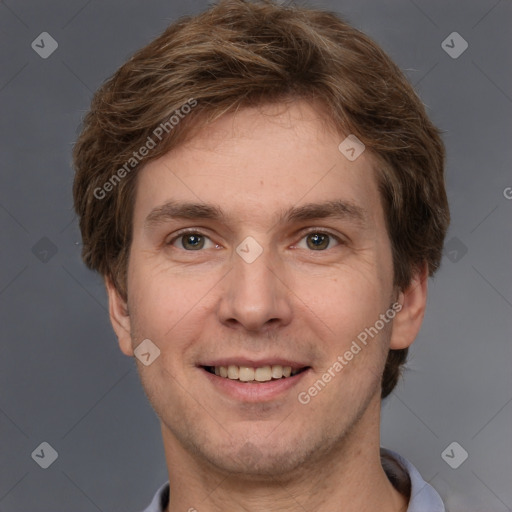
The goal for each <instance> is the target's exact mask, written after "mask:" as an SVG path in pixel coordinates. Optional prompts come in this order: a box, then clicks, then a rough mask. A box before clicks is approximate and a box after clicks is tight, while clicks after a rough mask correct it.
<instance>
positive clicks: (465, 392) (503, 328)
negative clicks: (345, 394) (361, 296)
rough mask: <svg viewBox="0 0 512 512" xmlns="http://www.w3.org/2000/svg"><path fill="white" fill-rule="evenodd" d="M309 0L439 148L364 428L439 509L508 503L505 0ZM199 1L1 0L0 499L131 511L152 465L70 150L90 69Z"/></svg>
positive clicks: (156, 461)
mask: <svg viewBox="0 0 512 512" xmlns="http://www.w3.org/2000/svg"><path fill="white" fill-rule="evenodd" d="M314 3H315V4H317V5H320V6H323V7H326V8H329V9H332V10H336V11H338V12H340V13H342V14H343V15H344V16H345V17H346V18H347V19H348V20H349V21H351V22H352V23H353V24H354V25H355V26H357V27H358V28H360V29H362V30H363V31H365V32H366V33H368V34H369V35H370V36H371V37H373V38H374V39H375V40H376V41H377V42H379V43H380V44H381V45H382V46H383V48H384V49H385V50H386V51H388V52H389V54H390V55H391V56H392V57H393V58H394V59H395V60H396V62H397V63H398V64H399V65H400V67H401V68H402V69H403V70H405V72H406V73H407V76H408V77H409V78H410V80H411V81H412V83H413V84H415V85H416V87H417V90H418V92H419V94H420V95H421V98H422V100H423V101H424V102H425V104H426V105H427V107H428V110H429V113H430V115H431V117H432V119H433V120H434V122H435V123H437V125H438V126H439V127H440V128H441V129H442V130H443V131H444V132H445V133H444V140H445V142H446V144H447V149H448V165H447V187H448V195H449V201H450V204H451V209H452V217H453V220H452V224H451V227H450V231H449V233H448V236H447V245H446V251H445V257H444V260H443V264H442V269H441V270H440V272H439V273H438V275H437V277H436V278H435V279H434V280H433V281H431V282H430V298H429V309H428V312H427V315H426V318H425V323H424V328H423V330H422V332H421V334H420V336H419V337H418V339H417V340H416V343H415V345H414V348H413V350H412V354H411V359H410V362H409V364H408V370H407V372H406V376H405V381H404V382H403V383H401V384H400V386H399V388H398V390H397V392H396V393H394V395H393V396H392V397H391V398H389V399H388V400H387V401H386V402H385V403H384V405H383V423H382V437H383V439H382V445H383V446H386V447H388V448H391V449H395V450H397V451H399V452H400V453H401V454H403V455H404V456H406V457H407V458H409V460H411V461H412V462H413V463H414V464H415V465H416V466H417V467H418V468H419V470H420V472H421V473H422V475H423V476H424V478H425V479H427V480H429V481H430V482H431V483H432V484H433V485H434V486H435V487H436V488H437V489H438V490H439V492H440V493H441V494H442V496H443V497H444V499H445V501H446V503H447V505H448V509H449V510H451V511H453V512H476V511H485V512H493V511H496V512H502V511H506V510H511V509H512V486H511V481H512V429H511V426H512V403H511V402H512V372H511V362H512V357H511V356H512V353H511V348H510V347H511V343H510V341H511V332H512V329H511V327H512V322H511V318H512V286H511V273H510V261H511V259H510V257H511V252H512V251H511V228H510V226H511V222H510V220H511V211H512V200H508V199H507V198H506V197H505V195H506V194H507V190H510V189H507V187H511V186H512V176H511V173H510V168H511V160H512V158H511V156H512V151H511V142H512V137H511V135H512V134H511V131H512V130H511V125H512V123H511V114H512V73H511V60H512V59H511V53H510V48H512V36H511V34H512V31H510V27H511V26H512V2H511V1H510V0H501V1H496V0H480V1H471V2H469V1H451V2H450V1H440V0H438V1H428V2H427V1H426V0H423V1H421V0H416V1H414V2H413V1H412V0H411V1H408V0H400V1H398V0H397V1H393V2H386V3H383V2H381V1H379V0H364V1H360V0H358V1H355V0H353V1H348V0H346V1H343V0H340V1H334V0H332V1H330V2H328V1H324V2H314ZM206 6H207V2H206V1H199V0H194V1H188V2H185V1H172V2H171V1H163V0H152V1H134V0H130V1H120V0H109V1H99V0H89V1H87V0H72V1H71V0H66V1H63V0H62V1H50V2H41V1H36V0H7V1H3V2H2V3H0V108H1V114H2V115H1V117H0V130H1V134H0V135H1V137H0V140H1V150H2V151H1V155H2V158H1V162H0V166H1V176H0V180H1V181H0V183H1V185H0V229H1V237H2V243H1V253H0V254H1V265H0V308H1V309H0V315H1V319H0V322H1V324H0V325H1V333H0V336H1V337H0V511H1V512H14V511H23V512H38V511H52V512H58V511H70V510H73V511H74V512H82V511H84V512H86V511H87V512H93V511H98V510H99V511H105V512H106V511H137V510H139V509H142V508H144V506H145V505H146V504H147V503H148V502H149V501H150V499H151V497H152V495H153V493H154V492H155V490H156V488H157V486H159V485H160V484H161V483H163V482H164V481H165V480H166V479H167V473H166V467H165V460H164V456H163V451H162V445H161V438H160V430H159V424H158V421H157V418H156V416H155V415H154V413H153V412H152V410H151V408H150V406H149V405H148V404H147V402H146V398H145V396H144V393H143V391H142V389H141V387H140V384H139V381H138V377H137V374H136V370H135V365H134V362H133V361H132V360H131V359H129V358H127V357H125V356H123V355H122V354H121V352H120V351H119V350H118V347H117V341H116V338H115V337H114V334H113V332H112V329H111V327H110V324H109V321H108V315H107V302H106V296H105V292H104V290H103V286H102V282H101V280H100V278H99V277H98V276H96V275H94V274H92V273H91V272H89V271H88V270H87V269H85V267H84V265H83V264H82V263H81V260H80V249H81V246H80V242H81V240H80V235H79V231H78V229H77V222H76V218H75V217H74V214H73V211H72V200H71V184H72V180H73V171H72V168H71V165H70V150H71V147H72V144H73V141H74V140H75V138H76V134H77V127H78V126H79V124H80V120H81V118H82V116H83V114H84V112H85V110H86V109H87V108H88V105H89V102H90V98H91V94H92V92H93V91H94V90H95V89H96V88H97V87H98V86H99V85H100V84H101V82H102V81H103V80H104V79H106V78H107V77H108V76H109V75H111V74H112V73H113V72H114V71H115V69H117V67H118V66H119V65H121V63H122V62H123V61H124V60H125V59H126V58H127V57H128V56H129V55H130V54H131V53H132V52H133V51H135V50H136V49H138V48H139V47H140V46H142V45H144V44H146V43H147V42H149V41H150V40H151V39H152V38H153V37H155V36H157V35H158V34H159V33H160V32H161V31H162V30H163V29H164V28H165V27H166V26H167V25H168V23H169V22H170V21H172V20H174V19H176V18H177V17H178V16H181V15H183V14H188V13H195V12H199V11H200V10H202V9H203V8H205V7H206ZM44 31H46V32H49V33H50V34H51V35H52V37H53V38H55V40H56V41H57V42H58V45H59V46H58V49H57V50H56V51H55V52H54V53H53V54H52V55H51V56H50V57H49V58H47V59H42V58H41V57H40V56H39V55H38V54H37V53H36V52H35V51H34V50H33V49H32V48H31V43H32V41H34V40H35V39H36V38H37V36H39V34H40V33H42V32H44ZM454 31H456V32H458V33H459V34H460V35H461V36H462V37H463V38H464V39H465V40H466V41H467V42H468V44H469V47H468V49H467V50H466V51H465V52H464V53H463V54H462V55H460V56H459V57H458V58H456V59H454V58H452V57H450V56H449V55H448V54H447V53H446V52H445V51H444V49H443V48H442V46H441V43H442V41H443V40H445V38H446V37H447V36H448V35H449V34H450V33H452V32H454ZM450 44H451V43H450ZM454 44H455V43H454ZM457 44H458V43H457ZM456 48H460V46H458V47H457V46H456ZM510 196H512V192H511V193H510V194H509V197H510ZM43 441H45V442H48V443H49V444H50V445H51V446H52V447H53V448H54V449H55V450H56V451H57V452H58V458H57V460H56V461H55V462H54V463H53V464H52V465H51V466H50V467H49V468H48V469H42V468H40V467H39V465H38V464H36V462H35V460H33V458H32V457H31V454H32V452H33V451H34V450H35V449H36V448H37V447H38V446H39V445H40V443H41V442H43ZM453 441H456V442H458V443H459V444H460V445H461V446H462V447H463V448H464V449H465V450H466V451H467V452H468V454H469V457H468V459H467V460H466V461H465V462H464V463H463V464H462V465H460V467H458V468H457V469H452V468H451V467H450V466H448V464H447V463H446V462H445V460H443V458H442V457H441V453H442V452H443V450H444V449H445V448H446V447H447V446H448V445H449V444H450V443H452V442H453ZM460 453H461V452H460V449H458V448H457V449H456V450H455V451H454V452H451V453H450V455H452V454H453V455H452V460H457V458H459V457H460Z"/></svg>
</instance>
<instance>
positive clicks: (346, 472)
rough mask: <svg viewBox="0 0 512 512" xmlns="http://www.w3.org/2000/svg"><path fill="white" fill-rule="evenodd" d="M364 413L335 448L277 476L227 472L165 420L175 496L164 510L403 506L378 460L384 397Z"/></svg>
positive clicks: (285, 511)
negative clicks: (193, 449)
mask: <svg viewBox="0 0 512 512" xmlns="http://www.w3.org/2000/svg"><path fill="white" fill-rule="evenodd" d="M372 411H373V414H371V412H372ZM366 413H367V414H365V415H364V416H363V418H361V420H360V421H359V423H358V425H357V427H356V428H354V429H353V430H352V431H351V432H350V433H347V434H346V435H345V436H344V437H343V439H341V440H340V441H339V442H338V443H337V444H336V445H335V448H334V449H333V448H331V449H330V450H329V451H328V452H327V453H325V454H321V455H318V456H317V457H315V459H314V460H313V459H310V460H308V461H307V462H306V463H304V464H302V465H301V466H300V468H297V469H296V470H295V471H294V472H293V473H288V474H285V475H282V476H280V477H279V478H276V477H275V476H272V478H263V477H261V476H259V477H249V476H247V475H234V474H227V473H225V472H223V471H222V470H219V469H218V468H215V467H212V466H211V464H210V463H209V462H208V461H206V460H204V459H201V458H199V457H198V456H192V455H191V454H190V453H189V452H187V451H186V450H185V449H184V448H183V446H181V444H180V443H179V442H178V441H177V440H176V438H174V436H172V434H171V433H170V432H169V431H168V430H166V428H165V427H164V426H162V432H163V439H164V447H165V451H166V459H167V461H168V470H169V481H170V497H171V498H170V503H169V506H168V508H167V509H166V512H178V511H183V510H189V511H194V510H196V511H197V512H223V511H225V510H240V511H242V510H243V511H245V512H262V511H265V512H277V511H280V512H302V511H303V510H322V511H323V512H340V511H341V510H343V512H365V511H368V512H370V511H374V510H379V511H380V512H405V511H406V510H407V502H408V499H407V498H406V497H405V496H403V495H402V494H400V493H399V492H398V491H397V490H396V489H395V488H394V487H393V485H392V484H391V483H390V481H389V480H388V478H387V476H386V473H385V472H384V470H383V468H382V464H381V460H380V446H379V445H380V439H379V424H380V401H376V403H375V404H372V405H371V406H370V407H369V408H368V410H367V411H366ZM370 433H371V434H372V435H370Z"/></svg>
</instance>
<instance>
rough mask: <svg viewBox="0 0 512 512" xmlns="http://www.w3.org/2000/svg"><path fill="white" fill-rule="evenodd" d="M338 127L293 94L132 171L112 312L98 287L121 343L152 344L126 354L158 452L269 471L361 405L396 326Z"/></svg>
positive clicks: (304, 455) (342, 432) (376, 389)
mask: <svg viewBox="0 0 512 512" xmlns="http://www.w3.org/2000/svg"><path fill="white" fill-rule="evenodd" d="M343 139H344V136H340V135H339V134H336V133H334V132H332V131H330V130H329V129H328V128H327V127H326V126H324V124H323V122H322V114H321V113H320V112H319V109H315V108H314V106H313V105H311V104H309V103H304V102H296V103H293V104H292V105H291V106H290V107H284V106H283V105H281V106H279V105H269V106H265V107H264V108H263V107H261V108H259V109H246V110H242V111H240V112H238V113H237V114H236V115H228V116H225V117H223V118H221V119H220V120H218V121H216V122H215V123H213V124H211V125H210V126H209V127H208V128H206V129H203V131H199V132H197V133H196V134H195V135H194V137H193V138H192V139H191V140H190V141H189V142H187V143H186V144H184V145H182V146H180V147H179V148H177V149H174V150H172V151H171V152H170V153H168V154H166V155H165V156H163V157H161V158H159V159H158V160H154V161H152V162H150V163H149V164H147V165H146V166H145V168H144V169H143V170H142V171H140V174H139V176H138V181H137V192H136V201H135V207H134V217H133V242H132V247H131V252H130V259H129V267H128V282H127V289H128V302H127V310H128V315H126V316H123V314H122V307H121V306H122V305H121V304H120V301H121V300H120V298H119V297H118V296H117V294H116V293H115V291H114V290H113V289H112V287H109V294H110V299H111V315H112V321H113V323H114V327H115V329H116V332H117V334H118V336H119V340H120V345H121V348H122V350H123V351H124V352H125V353H126V354H128V355H133V349H134V348H135V347H137V346H138V345H139V344H140V343H141V342H142V341H143V340H145V339H149V340H151V342H152V343H153V344H154V345H156V346H157V347H158V349H159V350H160V355H159V357H158V358H157V359H155V360H154V362H152V363H151V364H150V365H148V366H145V365H143V364H142V363H141V362H140V361H137V364H138V367H139V371H140V376H141V380H142V383H143V386H144V388H145V391H146V394H147V396H148V398H149V400H150V402H151V404H152V405H153V407H154V409H155V411H156V413H157V414H158V416H159V418H160V420H161V423H162V431H163V436H164V444H166V446H167V448H168V449H171V450H174V451H175V452H176V453H178V452H180V451H181V453H187V454H189V455H190V457H193V458H194V459H195V460H198V461H201V462H202V463H203V464H209V465H211V467H215V468H217V469H219V470H223V471H226V472H231V471H233V472H237V473H241V474H243V473H246V474H253V475H255V474H259V475H263V474H265V475H277V474H282V472H283V471H292V470H294V469H296V468H298V467H300V465H301V464H303V462H304V461H306V460H315V459H318V458H320V457H322V456H323V455H325V454H327V453H332V452H333V449H335V447H336V446H340V445H341V443H343V440H344V439H346V437H347V435H348V433H349V432H354V431H355V430H357V428H358V425H360V424H362V420H363V419H364V418H365V415H368V414H370V412H369V411H370V410H371V411H372V412H371V413H372V414H375V413H376V411H375V407H373V408H371V407H370V404H375V403H378V398H379V396H380V380H381V375H382V370H383V367H384V363H385V359H386V355H387V351H388V349H389V348H390V344H392V343H395V347H394V348H401V347H400V344H401V343H402V344H404V346H405V344H406V342H404V339H407V343H408V342H409V341H412V339H411V338H413V337H414V336H413V335H412V334H411V332H412V331H411V329H409V331H407V333H406V335H405V336H404V332H403V329H402V331H400V328H399V327H397V322H398V321H399V317H400V315H402V314H403V312H400V313H397V312H396V311H394V312H393V314H391V313H389V311H390V307H391V304H392V303H393V302H394V301H396V300H397V298H399V295H398V294H397V293H396V290H394V288H393V272H392V256H391V246H390V241H389V238H388V235H387V232H386V228H385V220H384V214H383V209H382V205H381V200H380V197H379V192H378V188H377V180H376V173H375V169H374V162H373V160H372V157H371V155H369V154H368V152H367V151H365V152H363V153H362V154H361V155H360V156H359V157H358V158H357V159H356V160H355V161H349V160H348V159H347V158H346V157H345V156H344V155H343V154H342V153H341V152H340V150H339V149H338V146H339V144H340V143H341V142H342V140H343ZM383 315H387V316H386V319H387V320H386V321H384V320H383ZM393 316H395V319H394V320H391V319H390V318H392V317H393ZM379 319H380V322H379ZM370 328H373V330H371V329H370ZM365 329H367V331H365ZM397 329H398V330H397ZM368 330H369V331H368ZM375 331H376V334H374V333H375ZM364 332H366V343H363V342H362V341H361V340H362V339H364V338H365V336H364V334H362V333H364ZM368 332H371V333H372V336H370V335H369V334H368ZM393 336H395V341H393V339H394V338H393ZM358 337H359V338H358ZM354 343H355V344H354ZM356 346H357V347H359V349H357V348H356ZM336 363H337V364H336ZM254 369H256V370H254ZM216 373H217V375H216ZM290 373H291V375H290ZM226 374H227V376H226ZM286 375H290V376H286ZM326 375H327V376H326ZM329 376H330V378H329ZM254 379H256V380H254ZM367 423H368V422H367ZM376 423H377V428H378V421H377V422H376Z"/></svg>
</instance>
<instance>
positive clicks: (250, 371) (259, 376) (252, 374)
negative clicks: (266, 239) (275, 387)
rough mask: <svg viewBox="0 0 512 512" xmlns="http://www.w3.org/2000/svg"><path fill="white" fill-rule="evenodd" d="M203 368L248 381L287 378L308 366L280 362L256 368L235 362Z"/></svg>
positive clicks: (228, 377)
mask: <svg viewBox="0 0 512 512" xmlns="http://www.w3.org/2000/svg"><path fill="white" fill-rule="evenodd" d="M203 368H204V369H205V370H206V371H207V372H209V373H212V374H214V375H216V376H217V377H222V378H225V379H230V380H237V381H239V382H246V383H250V382H268V381H271V380H280V379H286V378H288V377H293V376H295V375H297V374H299V373H301V372H303V371H304V370H306V369H307V367H304V368H292V367H291V366H282V365H280V364H274V365H265V366H259V367H256V368H254V367H251V366H243V365H241V366H238V365H234V364H230V365H228V366H205V367H203Z"/></svg>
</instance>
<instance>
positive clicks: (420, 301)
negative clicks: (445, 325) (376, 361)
mask: <svg viewBox="0 0 512 512" xmlns="http://www.w3.org/2000/svg"><path fill="white" fill-rule="evenodd" d="M427 294H428V267H427V264H426V263H425V264H424V265H423V267H422V268H421V269H420V270H419V271H418V272H416V274H415V275H414V276H413V278H412V280H411V283H410V284H409V286H408V287H407V289H406V290H404V291H401V292H400V293H399V295H398V302H399V303H400V304H401V305H402V309H401V310H400V312H399V313H397V315H396V316H395V318H394V320H393V330H392V333H391V343H390V346H389V348H390V349H393V350H398V349H402V348H407V347H409V346H410V345H412V342H413V341H414V340H415V339H416V336H417V335H418V332H419V331H420V328H421V324H422V322H423V317H424V316H425V309H426V307H427Z"/></svg>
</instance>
